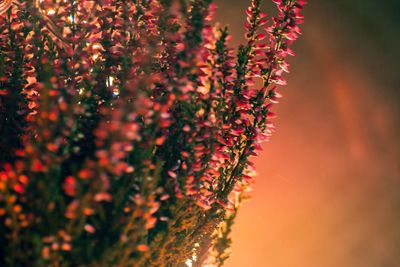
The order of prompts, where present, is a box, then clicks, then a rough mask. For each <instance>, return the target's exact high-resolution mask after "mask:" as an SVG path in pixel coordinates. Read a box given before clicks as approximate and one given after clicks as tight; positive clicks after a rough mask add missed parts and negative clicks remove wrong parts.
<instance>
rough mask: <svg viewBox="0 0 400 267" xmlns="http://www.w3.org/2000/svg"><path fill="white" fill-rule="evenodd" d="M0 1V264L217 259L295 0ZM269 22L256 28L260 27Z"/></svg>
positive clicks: (244, 183) (277, 79) (266, 131)
mask: <svg viewBox="0 0 400 267" xmlns="http://www.w3.org/2000/svg"><path fill="white" fill-rule="evenodd" d="M274 2H275V4H276V6H277V8H278V15H277V16H276V17H273V18H272V21H271V23H269V21H268V20H267V18H266V14H264V13H262V12H261V10H260V3H261V0H253V1H252V2H251V5H250V7H249V8H248V9H247V22H246V24H245V27H246V39H247V43H246V44H244V45H242V46H240V47H239V48H238V50H237V54H236V55H235V52H234V50H233V49H232V48H230V47H229V46H228V40H229V35H228V31H227V29H226V28H218V27H215V26H212V24H211V23H212V17H213V13H214V11H215V5H214V4H212V3H211V0H181V1H172V0H140V1H139V0H137V1H123V0H116V1H109V0H104V1H99V0H96V1H84V0H82V1H73V0H71V1H61V0H54V1H39V0H37V1H20V2H17V1H15V0H5V1H2V2H1V3H0V13H1V16H0V35H1V38H0V49H1V50H0V111H1V117H0V138H1V139H0V140H1V143H0V151H1V154H0V233H1V234H0V265H1V266H186V265H189V266H201V265H202V264H205V263H207V264H209V265H212V264H213V265H216V266H222V265H223V263H224V261H225V259H226V258H227V256H228V252H227V249H228V247H229V245H230V242H231V241H230V239H229V233H230V231H231V226H232V224H233V221H234V218H235V216H236V213H237V209H238V207H239V204H240V202H241V200H242V199H243V198H245V197H246V196H245V193H246V190H247V189H248V187H249V185H250V184H251V181H252V177H253V175H254V166H253V164H252V163H251V161H250V157H251V156H255V155H257V151H258V150H259V149H260V143H261V142H262V141H265V140H267V139H268V138H269V136H270V134H271V132H272V131H273V126H272V124H271V121H270V119H271V118H272V117H273V116H274V114H273V113H272V112H271V107H272V105H273V104H274V103H276V102H277V100H278V98H279V96H280V95H279V93H278V92H277V87H276V85H284V84H285V80H284V79H283V78H282V73H283V72H285V71H287V70H288V64H287V62H286V57H287V56H288V55H293V52H292V50H291V49H290V48H289V47H290V45H291V43H292V42H293V41H294V40H296V39H297V37H298V35H299V34H300V30H299V28H298V25H299V24H301V23H302V16H301V15H300V14H299V12H300V10H301V9H302V7H303V6H304V4H305V2H304V1H302V0H274ZM267 25H268V26H267Z"/></svg>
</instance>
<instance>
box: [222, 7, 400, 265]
mask: <svg viewBox="0 0 400 267" xmlns="http://www.w3.org/2000/svg"><path fill="white" fill-rule="evenodd" d="M216 2H217V4H218V5H219V7H220V8H219V9H218V12H217V14H218V16H217V21H220V22H221V24H222V25H224V24H228V25H229V27H230V30H231V34H232V36H233V44H234V45H237V44H238V43H240V42H243V38H242V36H243V24H244V20H245V15H244V10H245V8H246V6H247V4H248V3H249V2H250V1H247V0H246V1H244V0H236V1H235V0H219V1H216ZM265 2H266V5H265V10H266V12H267V13H274V9H272V8H271V7H272V5H270V3H268V2H270V1H267V0H266V1H265ZM399 14H400V2H399V1H397V0H385V1H376V0H363V1H361V0H359V1H349V0H335V1H327V0H319V1H317V0H314V1H313V0H309V4H308V5H307V6H306V10H305V12H304V15H305V18H306V23H305V25H303V27H302V28H303V36H302V37H301V38H300V40H298V42H297V43H296V45H295V47H294V49H295V51H296V52H297V54H298V56H297V57H296V58H291V59H290V60H289V62H290V63H291V64H292V66H291V71H292V73H290V74H289V75H288V76H287V78H288V82H289V85H288V86H287V87H284V88H281V91H280V92H281V93H282V94H283V95H284V96H285V97H284V98H283V99H282V101H281V102H280V104H279V105H277V106H276V107H275V110H274V111H275V112H276V113H277V114H278V116H279V117H278V118H277V119H275V124H276V127H277V132H276V133H275V134H274V136H273V137H272V139H271V141H270V142H268V143H266V144H265V145H264V151H263V152H262V154H261V156H260V157H259V158H258V159H257V160H256V163H257V166H258V172H259V176H258V178H257V180H256V183H255V185H254V187H253V188H254V190H253V192H252V193H251V195H252V200H251V202H249V203H247V204H245V205H244V206H243V207H242V209H241V210H240V212H239V216H238V220H237V222H236V224H235V226H234V229H233V231H234V232H233V242H234V243H233V247H232V250H233V254H232V257H231V258H230V259H229V261H228V262H227V264H226V266H227V267H264V266H271V267H398V266H400V123H399V122H400V105H399V104H400V101H399V100H400V88H399V87H400V73H399V70H400V51H399V47H400V16H399Z"/></svg>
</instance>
